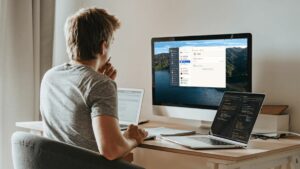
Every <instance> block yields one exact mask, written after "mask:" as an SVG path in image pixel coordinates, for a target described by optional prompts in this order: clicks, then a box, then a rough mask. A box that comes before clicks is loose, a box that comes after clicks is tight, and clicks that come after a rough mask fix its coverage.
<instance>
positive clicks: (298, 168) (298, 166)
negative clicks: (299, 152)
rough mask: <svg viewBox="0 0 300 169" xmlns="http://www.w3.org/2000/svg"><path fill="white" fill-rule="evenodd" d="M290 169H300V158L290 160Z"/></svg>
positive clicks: (292, 157)
mask: <svg viewBox="0 0 300 169" xmlns="http://www.w3.org/2000/svg"><path fill="white" fill-rule="evenodd" d="M288 169H300V158H299V156H296V155H295V156H291V157H290V158H289V164H288Z"/></svg>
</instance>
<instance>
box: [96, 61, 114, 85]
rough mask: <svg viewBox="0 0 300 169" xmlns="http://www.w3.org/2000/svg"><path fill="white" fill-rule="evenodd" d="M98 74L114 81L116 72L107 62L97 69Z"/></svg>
mask: <svg viewBox="0 0 300 169" xmlns="http://www.w3.org/2000/svg"><path fill="white" fill-rule="evenodd" d="M98 72H99V73H102V74H105V75H106V76H108V77H109V78H111V79H112V80H115V79H116V77H117V70H116V69H115V68H114V67H113V65H112V64H111V63H110V62H109V60H108V61H107V62H106V63H105V64H104V65H103V66H102V67H100V68H99V69H98Z"/></svg>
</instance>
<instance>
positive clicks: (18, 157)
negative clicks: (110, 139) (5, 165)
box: [12, 132, 142, 169]
mask: <svg viewBox="0 0 300 169" xmlns="http://www.w3.org/2000/svg"><path fill="white" fill-rule="evenodd" d="M12 156H13V164H14V168H15V169H142V167H139V166H136V165H133V164H130V163H128V162H125V161H123V160H114V161H109V160H107V159H105V158H104V157H102V156H101V155H100V154H98V153H96V152H93V151H89V150H86V149H83V148H79V147H76V146H71V145H68V144H64V143H61V142H57V141H53V140H50V139H47V138H45V137H40V136H36V135H33V134H29V133H24V132H15V133H14V134H13V136H12Z"/></svg>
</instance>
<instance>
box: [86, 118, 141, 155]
mask: <svg viewBox="0 0 300 169" xmlns="http://www.w3.org/2000/svg"><path fill="white" fill-rule="evenodd" d="M92 123H93V130H94V135H95V138H96V141H97V146H98V149H99V152H100V154H101V155H103V156H104V157H105V158H107V159H109V160H114V159H118V158H121V157H123V156H124V155H126V154H127V153H129V152H130V151H131V150H132V149H133V148H134V147H136V146H137V144H138V143H137V141H136V139H135V138H129V137H125V136H123V135H122V133H121V131H120V128H119V122H118V120H117V119H116V118H114V117H112V116H108V115H101V116H96V117H94V118H93V119H92Z"/></svg>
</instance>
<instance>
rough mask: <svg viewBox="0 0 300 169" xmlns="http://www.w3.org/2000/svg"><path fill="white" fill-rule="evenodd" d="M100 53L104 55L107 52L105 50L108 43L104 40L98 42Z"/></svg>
mask: <svg viewBox="0 0 300 169" xmlns="http://www.w3.org/2000/svg"><path fill="white" fill-rule="evenodd" d="M100 49H101V50H100V55H105V54H107V51H108V45H107V42H106V41H102V42H101V43H100Z"/></svg>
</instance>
